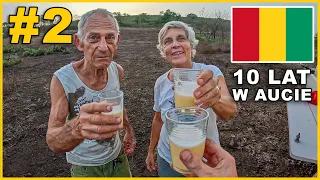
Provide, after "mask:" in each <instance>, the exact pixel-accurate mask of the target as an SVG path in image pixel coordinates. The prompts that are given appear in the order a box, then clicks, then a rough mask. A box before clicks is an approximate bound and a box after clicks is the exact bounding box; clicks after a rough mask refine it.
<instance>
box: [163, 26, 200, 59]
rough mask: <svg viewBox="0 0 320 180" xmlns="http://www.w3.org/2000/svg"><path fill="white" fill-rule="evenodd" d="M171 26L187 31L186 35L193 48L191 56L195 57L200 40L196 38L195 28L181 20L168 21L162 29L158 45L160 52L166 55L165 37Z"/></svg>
mask: <svg viewBox="0 0 320 180" xmlns="http://www.w3.org/2000/svg"><path fill="white" fill-rule="evenodd" d="M170 28H181V29H183V30H184V31H185V33H186V36H187V38H188V40H189V42H190V44H191V48H192V51H191V57H192V58H194V56H195V55H196V46H197V45H198V43H199V40H197V39H196V35H195V32H194V31H193V28H192V27H191V26H189V25H188V24H186V23H184V22H181V21H170V22H167V23H166V24H165V25H164V26H163V27H162V29H161V30H160V32H159V34H158V45H157V48H158V49H159V51H160V54H161V55H162V56H163V57H166V55H165V53H164V52H163V38H164V36H165V34H166V33H167V32H168V30H169V29H170Z"/></svg>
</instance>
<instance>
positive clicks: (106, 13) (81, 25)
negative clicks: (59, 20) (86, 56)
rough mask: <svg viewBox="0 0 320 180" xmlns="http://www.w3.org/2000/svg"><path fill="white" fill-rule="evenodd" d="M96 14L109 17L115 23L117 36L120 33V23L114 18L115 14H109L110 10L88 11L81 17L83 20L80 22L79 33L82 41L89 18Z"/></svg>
mask: <svg viewBox="0 0 320 180" xmlns="http://www.w3.org/2000/svg"><path fill="white" fill-rule="evenodd" d="M95 13H99V14H103V15H106V16H107V17H110V18H111V19H112V20H113V21H114V23H115V26H116V32H117V34H119V33H120V29H119V24H118V21H117V19H116V18H115V17H114V16H113V14H112V13H111V12H109V11H108V10H106V9H101V8H98V9H94V10H91V11H88V12H86V13H85V14H84V15H82V16H81V19H80V20H79V22H78V32H77V34H78V37H79V39H81V40H82V39H83V38H84V37H83V26H84V24H85V23H86V22H87V20H88V18H89V16H91V15H92V14H95Z"/></svg>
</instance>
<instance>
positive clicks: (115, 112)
mask: <svg viewBox="0 0 320 180" xmlns="http://www.w3.org/2000/svg"><path fill="white" fill-rule="evenodd" d="M112 108H113V109H112V111H111V112H108V113H104V114H112V115H114V116H115V117H119V118H120V119H121V123H120V124H121V127H122V128H123V109H121V108H120V106H113V107H112Z"/></svg>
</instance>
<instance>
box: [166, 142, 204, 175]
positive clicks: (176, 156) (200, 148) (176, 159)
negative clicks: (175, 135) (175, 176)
mask: <svg viewBox="0 0 320 180" xmlns="http://www.w3.org/2000/svg"><path fill="white" fill-rule="evenodd" d="M189 143H190V142H189ZM181 144H182V143H181ZM204 146H205V139H204V140H203V142H201V143H200V144H199V143H196V145H195V146H191V147H190V146H188V147H184V146H179V145H177V144H175V143H173V142H172V141H171V140H170V152H171V157H172V165H173V168H174V169H175V170H176V171H178V172H179V173H182V174H191V172H190V171H189V169H188V168H187V167H186V166H185V165H184V164H183V162H182V161H181V160H180V152H181V151H182V150H184V149H188V150H189V151H191V152H192V154H193V155H195V156H197V157H198V158H199V159H202V157H203V153H204Z"/></svg>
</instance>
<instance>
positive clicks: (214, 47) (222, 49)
mask: <svg viewBox="0 0 320 180" xmlns="http://www.w3.org/2000/svg"><path fill="white" fill-rule="evenodd" d="M197 49H198V51H199V52H201V53H203V54H218V53H230V44H228V43H221V42H218V43H209V42H208V41H207V40H204V41H200V43H199V46H198V48H197Z"/></svg>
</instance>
